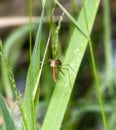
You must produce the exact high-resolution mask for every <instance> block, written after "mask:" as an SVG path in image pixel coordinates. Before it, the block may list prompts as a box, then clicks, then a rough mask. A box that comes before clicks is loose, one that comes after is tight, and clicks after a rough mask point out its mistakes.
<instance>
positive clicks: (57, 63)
mask: <svg viewBox="0 0 116 130" xmlns="http://www.w3.org/2000/svg"><path fill="white" fill-rule="evenodd" d="M49 62H50V67H52V74H53V79H54V81H56V80H57V69H58V70H59V71H60V72H61V73H62V74H63V75H64V73H63V72H62V70H61V66H62V62H61V61H60V60H59V59H49Z"/></svg>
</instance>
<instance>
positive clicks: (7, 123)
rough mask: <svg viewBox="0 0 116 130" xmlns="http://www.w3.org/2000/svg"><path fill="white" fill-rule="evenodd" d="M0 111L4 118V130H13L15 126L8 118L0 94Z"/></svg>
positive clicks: (8, 114)
mask: <svg viewBox="0 0 116 130" xmlns="http://www.w3.org/2000/svg"><path fill="white" fill-rule="evenodd" d="M0 109H1V111H2V115H3V118H4V122H5V127H6V130H15V124H14V122H13V120H12V118H11V116H10V113H9V111H8V108H7V106H6V104H5V102H4V99H3V97H2V95H1V94H0Z"/></svg>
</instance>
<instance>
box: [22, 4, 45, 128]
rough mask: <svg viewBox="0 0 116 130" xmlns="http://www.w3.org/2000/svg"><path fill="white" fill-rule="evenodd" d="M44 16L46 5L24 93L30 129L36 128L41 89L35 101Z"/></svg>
mask: <svg viewBox="0 0 116 130" xmlns="http://www.w3.org/2000/svg"><path fill="white" fill-rule="evenodd" d="M43 4H44V3H43ZM43 18H44V6H43V9H42V14H41V20H40V22H39V27H38V31H37V35H36V40H35V45H34V50H33V54H32V58H31V62H30V66H29V70H28V75H27V80H26V89H25V94H24V112H25V117H26V121H27V126H28V130H35V129H36V118H37V111H38V95H39V90H38V91H37V94H36V98H35V100H34V102H32V93H33V90H34V86H35V82H36V80H37V76H38V75H36V73H37V72H38V71H39V69H40V44H41V34H42V24H43Z"/></svg>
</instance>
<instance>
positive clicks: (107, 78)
mask: <svg viewBox="0 0 116 130" xmlns="http://www.w3.org/2000/svg"><path fill="white" fill-rule="evenodd" d="M71 2H72V4H71V6H72V7H71V9H72V10H70V12H69V11H68V10H67V9H66V8H65V7H64V6H63V5H62V4H61V3H60V2H59V1H58V0H54V1H53V3H52V2H50V1H49V2H48V1H46V0H42V2H41V3H42V8H41V18H40V20H39V22H38V23H37V24H35V23H33V22H32V14H33V11H32V3H33V1H32V0H30V3H29V4H30V5H29V6H30V7H29V8H30V24H29V25H25V26H22V27H19V28H18V29H16V30H15V31H14V32H13V33H11V34H10V36H9V37H8V38H7V39H6V41H5V42H4V44H3V42H2V40H0V56H1V77H0V81H1V84H0V91H1V94H0V110H1V111H0V115H1V117H2V119H3V120H4V123H3V124H0V128H1V129H2V130H15V129H16V130H17V129H22V130H39V129H42V130H60V129H61V130H77V129H78V130H87V129H97V128H98V129H99V125H100V124H102V125H101V127H103V128H104V130H114V129H115V121H116V119H115V116H114V115H115V113H116V107H115V106H116V102H115V83H116V82H115V74H113V68H112V63H113V61H112V51H113V50H112V43H111V28H110V15H109V14H110V13H109V11H110V10H109V2H108V0H104V1H103V7H104V11H103V15H104V17H103V18H104V19H103V26H104V50H105V53H104V55H105V60H106V62H104V61H103V60H102V62H101V61H100V59H98V58H99V56H98V57H97V55H98V54H97V53H99V52H97V44H96V43H99V39H100V34H99V33H98V32H95V31H93V32H92V30H95V29H94V27H95V26H98V25H97V24H96V22H95V19H96V18H97V11H98V9H99V4H100V0H94V1H91V2H90V0H83V1H82V3H81V8H80V12H79V13H78V12H76V17H77V18H74V17H75V14H73V11H74V12H75V11H76V9H75V8H77V7H76V3H75V1H74V0H72V1H71ZM78 7H79V6H78ZM56 9H59V10H60V11H61V13H60V15H59V18H58V20H57V22H55V20H56V19H55V18H56V17H55V11H56ZM78 10H79V9H78ZM71 12H72V13H71ZM77 13H78V14H77ZM46 15H47V16H48V17H49V22H47V21H45V19H44V18H45V16H46ZM73 15H74V17H73ZM100 15H101V14H100ZM67 19H68V20H67ZM65 20H66V21H65ZM64 21H65V22H64ZM67 21H68V22H67ZM68 23H69V24H68ZM94 23H95V24H94ZM98 24H99V23H98ZM63 29H64V30H63ZM67 30H68V31H67ZM28 34H29V37H28ZM33 41H34V45H33ZM27 42H28V45H26V44H25V45H24V43H27ZM16 43H17V44H16ZM100 44H101V43H100ZM25 46H26V48H28V52H29V53H28V54H26V51H24V52H23V53H24V54H23V57H25V59H24V60H26V62H27V61H28V60H29V66H28V72H27V77H26V83H25V87H24V89H25V90H24V91H23V94H22V93H20V91H19V90H18V88H17V86H18V85H17V84H16V83H17V80H19V79H17V78H16V77H15V75H14V74H13V72H14V73H15V71H17V68H18V67H17V66H18V60H19V59H18V58H19V56H20V55H21V51H22V50H25ZM87 46H88V48H87ZM99 51H100V52H101V51H102V49H101V50H99ZM88 52H89V53H88ZM94 55H95V56H94ZM23 57H22V59H23ZM95 57H97V58H95ZM22 59H20V61H21V60H22ZM50 59H52V60H54V61H55V65H56V66H54V64H52V65H51V66H52V67H53V68H51V67H50V64H51V60H50ZM96 59H97V60H96ZM98 60H99V61H98ZM49 62H50V63H49ZM96 63H97V64H96ZM103 64H104V65H103ZM100 66H104V68H105V69H104V70H100V69H101V68H100ZM52 69H53V72H52ZM23 70H24V72H23ZM23 70H21V72H23V74H24V73H25V72H26V71H27V70H26V69H25V68H24V69H23ZM18 71H20V69H19V70H18ZM114 71H115V70H114ZM18 73H20V72H18ZM52 73H53V75H52ZM23 74H22V75H23ZM53 77H54V78H53ZM55 78H56V81H54V80H55ZM15 79H16V80H15ZM19 82H20V80H19ZM3 96H4V97H5V99H6V100H7V99H10V100H11V101H13V102H14V100H13V99H14V96H15V101H16V103H14V104H15V105H14V106H13V105H11V106H12V107H11V108H10V107H7V105H6V102H5V100H4V99H3ZM10 104H11V103H10ZM9 106H10V105H9ZM16 107H18V108H19V109H18V110H17V111H16V112H15V109H16ZM18 114H19V115H18ZM16 119H17V120H16Z"/></svg>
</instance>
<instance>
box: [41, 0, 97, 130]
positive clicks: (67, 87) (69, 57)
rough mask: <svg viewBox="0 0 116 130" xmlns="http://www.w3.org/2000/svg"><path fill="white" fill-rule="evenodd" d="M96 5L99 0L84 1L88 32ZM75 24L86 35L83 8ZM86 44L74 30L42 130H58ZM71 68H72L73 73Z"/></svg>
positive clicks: (80, 34) (94, 14) (82, 37)
mask: <svg viewBox="0 0 116 130" xmlns="http://www.w3.org/2000/svg"><path fill="white" fill-rule="evenodd" d="M98 5H99V0H94V1H91V2H90V0H86V1H85V9H86V15H87V20H88V27H89V32H91V30H92V26H93V23H94V20H95V16H96V12H97V9H98ZM77 23H78V25H79V28H81V30H82V32H86V33H85V34H87V32H88V31H87V28H86V22H85V17H84V12H83V8H82V10H81V13H80V15H79V19H78V20H77ZM87 42H88V39H87V38H86V37H85V36H84V35H83V34H82V33H81V32H80V30H77V29H76V28H75V29H74V32H73V34H72V37H71V40H70V43H69V47H68V49H67V53H66V57H65V60H64V62H63V65H64V66H65V65H67V64H68V65H67V68H68V70H63V72H64V73H65V76H63V75H60V76H59V80H58V81H57V83H56V86H55V89H54V92H53V95H52V99H51V102H50V105H49V107H48V110H47V114H46V117H45V120H44V122H43V126H42V130H59V129H60V127H61V123H62V120H63V117H64V114H65V111H66V108H67V105H68V102H69V99H70V96H71V92H72V89H73V85H74V82H75V79H76V74H75V73H78V70H79V67H80V64H81V61H82V58H83V55H84V53H85V50H86V47H87ZM69 66H70V67H69ZM71 68H73V70H74V71H73V70H72V69H71Z"/></svg>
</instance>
